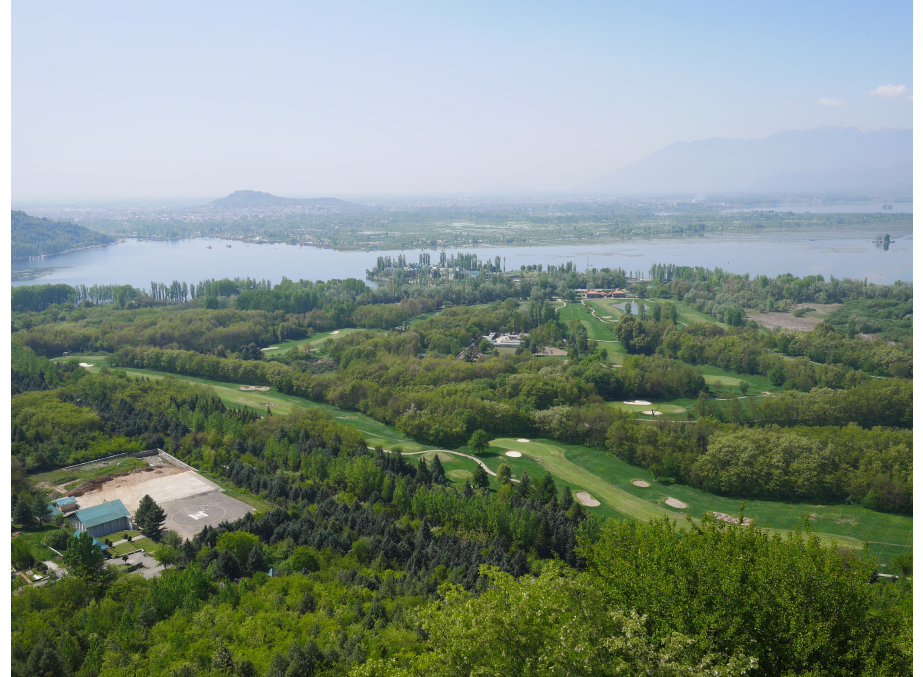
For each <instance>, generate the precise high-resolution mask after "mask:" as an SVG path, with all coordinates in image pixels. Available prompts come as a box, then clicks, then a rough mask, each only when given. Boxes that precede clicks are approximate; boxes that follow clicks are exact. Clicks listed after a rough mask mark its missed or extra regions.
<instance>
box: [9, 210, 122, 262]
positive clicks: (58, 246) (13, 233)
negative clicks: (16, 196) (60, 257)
mask: <svg viewBox="0 0 923 677" xmlns="http://www.w3.org/2000/svg"><path fill="white" fill-rule="evenodd" d="M111 241H112V238H110V237H109V236H108V235H103V234H102V233H97V232H96V231H94V230H90V229H88V228H84V227H83V226H78V225H77V224H75V223H66V222H63V221H51V220H49V219H46V218H40V217H37V216H29V215H28V214H26V213H25V212H21V211H12V212H10V243H11V247H12V258H14V259H24V258H28V257H30V256H41V255H42V254H59V253H61V252H64V251H69V250H72V249H80V248H83V247H93V246H96V245H101V244H108V243H109V242H111Z"/></svg>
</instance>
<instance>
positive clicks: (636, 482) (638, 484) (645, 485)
mask: <svg viewBox="0 0 923 677" xmlns="http://www.w3.org/2000/svg"><path fill="white" fill-rule="evenodd" d="M631 483H632V484H634V485H635V486H636V487H641V488H642V489H647V488H648V487H649V486H651V485H650V484H648V483H647V482H645V481H644V480H632V481H631Z"/></svg>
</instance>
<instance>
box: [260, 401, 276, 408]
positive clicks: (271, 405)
mask: <svg viewBox="0 0 923 677" xmlns="http://www.w3.org/2000/svg"><path fill="white" fill-rule="evenodd" d="M260 404H261V405H263V406H264V407H278V406H279V405H278V404H273V403H272V402H260Z"/></svg>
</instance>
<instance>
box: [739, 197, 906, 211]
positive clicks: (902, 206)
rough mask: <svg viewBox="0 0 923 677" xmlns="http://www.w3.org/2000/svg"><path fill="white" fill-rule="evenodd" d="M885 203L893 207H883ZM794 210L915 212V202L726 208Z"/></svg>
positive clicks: (791, 204)
mask: <svg viewBox="0 0 923 677" xmlns="http://www.w3.org/2000/svg"><path fill="white" fill-rule="evenodd" d="M885 204H889V205H891V209H882V207H883V206H884V205H885ZM769 210H772V211H776V212H792V213H793V214H913V202H887V203H886V202H882V201H880V200H879V201H875V202H831V203H827V204H824V203H817V204H811V203H806V202H794V203H779V204H767V205H762V206H759V207H742V208H739V209H725V210H723V211H724V212H725V213H731V212H764V211H769Z"/></svg>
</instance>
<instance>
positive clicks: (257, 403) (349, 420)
mask: <svg viewBox="0 0 923 677" xmlns="http://www.w3.org/2000/svg"><path fill="white" fill-rule="evenodd" d="M84 357H85V356H78V359H79V360H80V361H85V360H84ZM93 359H94V360H95V362H94V366H93V367H91V368H90V369H89V371H99V370H100V369H102V368H104V367H105V366H106V363H105V359H104V358H102V359H101V358H99V357H94V358H93ZM119 371H125V372H126V373H128V374H130V375H131V376H144V377H146V378H165V377H168V376H173V377H174V378H178V379H181V380H183V381H189V382H190V383H200V384H202V385H207V386H211V387H212V388H214V389H215V392H216V393H217V394H218V397H220V398H221V401H222V402H224V403H225V404H226V405H230V406H235V407H240V406H245V407H249V408H251V409H254V410H256V411H258V412H260V413H261V414H265V413H266V407H265V406H264V405H263V403H270V404H275V405H277V406H275V407H273V408H272V412H273V413H274V414H287V413H289V412H290V411H291V410H292V407H293V406H298V407H303V408H306V409H322V410H324V411H326V412H328V413H329V414H330V415H331V416H333V418H334V419H336V420H338V421H339V422H340V423H343V424H346V425H349V426H352V427H353V428H356V429H357V430H359V431H361V432H362V433H363V434H364V435H365V436H366V440H367V441H368V443H369V446H371V447H374V446H376V445H378V444H381V445H383V446H385V447H387V446H389V445H394V444H400V445H402V446H403V447H404V448H405V449H406V450H407V451H419V450H421V449H423V448H424V447H423V446H422V445H420V444H418V443H417V442H414V441H413V440H411V439H410V438H408V437H405V436H404V435H402V434H401V433H399V432H397V431H396V430H394V429H393V428H389V427H388V426H386V425H383V424H381V423H379V422H378V421H376V420H375V419H372V418H369V417H368V416H366V415H365V414H360V413H359V412H351V411H349V412H347V411H343V410H342V409H337V408H336V407H332V406H330V405H327V404H321V403H319V402H312V401H310V400H306V399H304V398H301V397H296V396H294V395H284V394H282V393H280V392H279V391H277V390H276V389H275V388H272V387H270V389H269V391H268V392H261V391H249V392H244V391H241V390H239V389H238V386H241V385H249V384H245V383H238V384H235V383H224V382H221V381H210V380H208V379H204V378H195V377H193V376H183V375H181V374H166V373H164V372H162V371H152V370H150V369H134V368H130V369H123V368H121V367H119Z"/></svg>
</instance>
